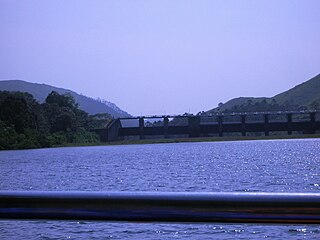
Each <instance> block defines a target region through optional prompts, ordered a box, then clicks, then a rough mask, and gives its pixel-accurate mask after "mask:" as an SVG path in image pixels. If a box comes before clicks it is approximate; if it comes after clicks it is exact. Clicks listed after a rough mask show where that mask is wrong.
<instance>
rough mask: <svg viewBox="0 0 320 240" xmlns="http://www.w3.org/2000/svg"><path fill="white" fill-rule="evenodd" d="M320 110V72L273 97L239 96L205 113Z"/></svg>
mask: <svg viewBox="0 0 320 240" xmlns="http://www.w3.org/2000/svg"><path fill="white" fill-rule="evenodd" d="M304 109H309V110H314V109H318V110H320V74H319V75H317V76H315V77H314V78H311V79H310V80H308V81H306V82H304V83H302V84H299V85H298V86H295V87H294V88H291V89H289V90H288V91H285V92H283V93H280V94H278V95H276V96H274V97H271V98H267V97H259V98H254V97H239V98H234V99H231V100H229V101H228V102H226V103H224V104H219V106H218V107H216V108H214V109H211V110H209V111H207V112H205V113H209V114H210V113H218V112H258V111H282V110H304Z"/></svg>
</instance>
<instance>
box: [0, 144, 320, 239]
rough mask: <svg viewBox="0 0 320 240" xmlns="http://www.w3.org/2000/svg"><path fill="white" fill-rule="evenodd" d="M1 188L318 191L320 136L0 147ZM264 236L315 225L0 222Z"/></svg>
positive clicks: (92, 235)
mask: <svg viewBox="0 0 320 240" xmlns="http://www.w3.org/2000/svg"><path fill="white" fill-rule="evenodd" d="M0 190H39V191H41V190H43V191H50V190H55V191H71V190H78V191H160V192H161V191H169V192H177V191H178V192H181V191H182V192H183V191H188V192H201V191H210V192H314V193H320V139H305V140H269V141H237V142H212V143H176V144H153V145H127V146H98V147H70V148H52V149H36V150H20V151H1V152H0ZM264 238H266V239H285V238H288V239H320V226H319V225H268V224H219V223H210V224H208V223H205V224H191V223H189V224H185V223H184V224H169V223H126V222H121V223H119V222H95V221H80V222H77V221H43V220H41V221H40V220H39V221H26V220H25V221H8V220H0V239H264Z"/></svg>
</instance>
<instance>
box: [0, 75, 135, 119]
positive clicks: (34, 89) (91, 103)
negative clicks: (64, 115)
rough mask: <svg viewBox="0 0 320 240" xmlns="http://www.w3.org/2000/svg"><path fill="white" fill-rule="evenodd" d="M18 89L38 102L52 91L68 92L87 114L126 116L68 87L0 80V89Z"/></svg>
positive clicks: (101, 101) (118, 110) (42, 100)
mask: <svg viewBox="0 0 320 240" xmlns="http://www.w3.org/2000/svg"><path fill="white" fill-rule="evenodd" d="M4 90H6V91H20V92H28V93H30V94H32V95H33V97H34V98H35V99H37V100H38V101H39V102H40V103H42V102H44V101H45V99H46V97H47V96H48V94H49V93H51V92H52V91H56V92H58V93H59V94H64V93H69V94H71V95H72V96H73V97H74V99H75V101H76V102H77V103H78V104H79V107H80V109H82V110H84V111H86V112H87V113H89V114H97V113H109V114H110V115H112V116H113V117H128V116H130V115H129V114H128V113H127V112H125V111H123V110H121V109H120V108H118V107H117V106H116V105H115V104H114V103H111V102H108V101H106V100H96V99H93V98H90V97H86V96H84V95H80V94H78V93H76V92H73V91H71V90H68V89H63V88H57V87H53V86H50V85H46V84H38V83H30V82H26V81H22V80H7V81H0V91H4Z"/></svg>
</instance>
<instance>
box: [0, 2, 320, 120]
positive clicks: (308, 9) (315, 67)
mask: <svg viewBox="0 0 320 240" xmlns="http://www.w3.org/2000/svg"><path fill="white" fill-rule="evenodd" d="M0 34H1V36H0V79H3V80H4V79H22V80H26V81H30V82H36V83H46V84H50V85H54V86H57V87H63V88H68V89H72V90H74V91H76V92H79V93H83V94H85V95H88V96H91V97H100V98H104V99H107V100H109V101H112V102H114V103H116V104H117V105H118V106H119V107H121V108H123V109H124V110H126V111H128V112H129V113H131V114H134V115H140V114H145V115H148V114H164V113H166V114H169V113H183V112H189V111H191V112H195V113H196V112H198V111H201V110H208V109H211V108H213V107H215V106H217V104H218V103H219V102H225V101H227V100H229V99H231V98H234V97H239V96H273V95H275V94H277V93H279V92H281V91H284V90H286V89H289V88H291V87H293V86H295V85H297V84H299V83H301V82H303V81H306V80H308V79H309V78H311V77H313V76H315V75H317V74H319V73H320V1H319V0H314V1H311V0H299V1H294V0H288V1H285V0H281V1H279V0H271V1H270V0H267V1H253V0H252V1H226V0H221V1H213V0H208V1H202V0H192V1H188V0H167V1H165V0H152V1H150V0H145V1H141V0H140V1H139V0H134V1H133V0H113V1H111V0H109V1H108V0H99V1H98V0H87V1H80V0H74V1H72V0H45V1H44V0H28V1H26V0H25V1H24V0H0Z"/></svg>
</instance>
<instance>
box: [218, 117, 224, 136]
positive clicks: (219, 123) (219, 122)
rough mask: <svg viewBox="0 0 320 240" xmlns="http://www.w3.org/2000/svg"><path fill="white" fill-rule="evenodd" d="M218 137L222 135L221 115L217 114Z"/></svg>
mask: <svg viewBox="0 0 320 240" xmlns="http://www.w3.org/2000/svg"><path fill="white" fill-rule="evenodd" d="M218 128H219V137H223V126H222V115H219V116H218Z"/></svg>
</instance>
